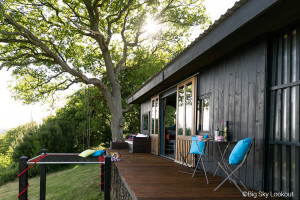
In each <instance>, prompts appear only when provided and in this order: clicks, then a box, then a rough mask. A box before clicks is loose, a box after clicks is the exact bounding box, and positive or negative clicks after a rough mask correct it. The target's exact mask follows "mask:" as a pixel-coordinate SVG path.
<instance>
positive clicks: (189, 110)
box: [185, 83, 193, 136]
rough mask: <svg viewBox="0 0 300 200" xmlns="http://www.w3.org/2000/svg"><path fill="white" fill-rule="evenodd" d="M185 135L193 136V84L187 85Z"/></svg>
mask: <svg viewBox="0 0 300 200" xmlns="http://www.w3.org/2000/svg"><path fill="white" fill-rule="evenodd" d="M185 110H186V115H185V117H186V118H185V135H186V136H190V135H192V125H193V96H192V83H189V84H187V85H186V93H185Z"/></svg>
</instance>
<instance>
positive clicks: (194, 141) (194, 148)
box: [190, 134, 208, 155]
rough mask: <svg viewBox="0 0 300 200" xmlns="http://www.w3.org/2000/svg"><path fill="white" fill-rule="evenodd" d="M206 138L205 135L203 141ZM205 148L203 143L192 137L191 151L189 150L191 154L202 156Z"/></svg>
mask: <svg viewBox="0 0 300 200" xmlns="http://www.w3.org/2000/svg"><path fill="white" fill-rule="evenodd" d="M207 137H208V134H206V135H205V136H204V139H207ZM198 147H199V148H198ZM205 147H206V145H205V142H201V141H199V139H198V137H195V136H192V144H191V149H190V153H191V154H201V155H204V154H205ZM199 150H200V152H199Z"/></svg>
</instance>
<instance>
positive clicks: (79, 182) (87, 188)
mask: <svg viewBox="0 0 300 200" xmlns="http://www.w3.org/2000/svg"><path fill="white" fill-rule="evenodd" d="M99 184H100V165H98V164H86V165H78V166H74V167H72V168H70V169H65V170H63V171H59V172H55V173H49V174H47V188H46V199H47V200H50V199H59V200H61V199H63V200H66V199H80V200H85V199H86V200H100V199H101V200H102V199H104V193H103V192H100V186H99ZM18 188H19V182H18V180H16V181H13V182H10V183H7V184H5V185H2V186H0V199H1V200H12V199H18V198H17V196H18V191H19V189H18ZM28 190H29V193H28V199H30V200H34V199H37V200H38V199H39V198H40V197H39V195H40V177H34V178H31V179H29V188H28Z"/></svg>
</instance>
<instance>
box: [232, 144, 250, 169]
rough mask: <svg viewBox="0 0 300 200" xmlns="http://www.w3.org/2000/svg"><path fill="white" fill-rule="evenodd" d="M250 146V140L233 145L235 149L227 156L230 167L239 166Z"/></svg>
mask: <svg viewBox="0 0 300 200" xmlns="http://www.w3.org/2000/svg"><path fill="white" fill-rule="evenodd" d="M250 145H251V138H246V139H243V140H240V141H239V142H238V143H237V144H236V145H235V147H234V148H233V150H232V152H231V154H230V156H229V164H231V165H237V164H240V163H241V162H242V161H243V159H244V157H245V155H246V153H247V151H248V149H249V147H250Z"/></svg>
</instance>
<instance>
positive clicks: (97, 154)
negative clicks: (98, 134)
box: [92, 150, 105, 156]
mask: <svg viewBox="0 0 300 200" xmlns="http://www.w3.org/2000/svg"><path fill="white" fill-rule="evenodd" d="M104 153H105V150H98V151H95V153H93V154H92V156H102V155H103V154H104Z"/></svg>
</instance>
